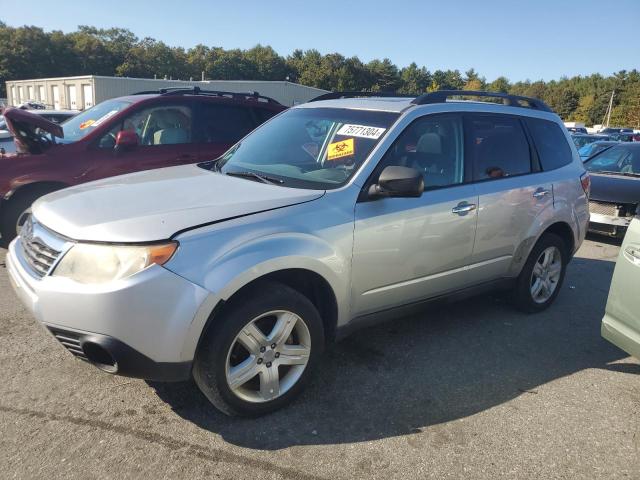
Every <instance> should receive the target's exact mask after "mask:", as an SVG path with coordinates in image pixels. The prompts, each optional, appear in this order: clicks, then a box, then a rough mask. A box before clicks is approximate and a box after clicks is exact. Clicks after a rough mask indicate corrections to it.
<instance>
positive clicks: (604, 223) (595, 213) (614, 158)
mask: <svg viewBox="0 0 640 480" xmlns="http://www.w3.org/2000/svg"><path fill="white" fill-rule="evenodd" d="M584 167H585V168H586V169H587V170H588V171H589V172H590V173H591V195H590V196H589V211H590V212H591V219H590V223H589V230H590V231H592V232H595V233H599V234H604V235H608V236H612V237H617V238H622V237H623V236H624V234H625V233H626V231H627V227H628V226H629V223H630V222H631V219H632V218H633V217H634V215H636V214H637V213H640V212H639V211H638V205H639V204H640V143H618V144H617V145H614V146H612V147H609V148H607V149H606V150H604V151H602V152H600V153H598V154H596V155H594V156H592V157H590V158H589V159H588V160H587V161H586V162H584Z"/></svg>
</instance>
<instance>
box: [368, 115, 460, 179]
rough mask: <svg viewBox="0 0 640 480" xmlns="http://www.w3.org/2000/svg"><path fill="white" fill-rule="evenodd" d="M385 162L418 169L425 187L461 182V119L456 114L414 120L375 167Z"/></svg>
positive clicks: (429, 116)
mask: <svg viewBox="0 0 640 480" xmlns="http://www.w3.org/2000/svg"><path fill="white" fill-rule="evenodd" d="M389 165H400V166H405V167H412V168H415V169H417V170H419V171H420V172H421V173H422V175H423V176H424V185H425V188H437V187H445V186H448V185H456V184H459V183H462V182H463V181H464V135H463V127H462V118H461V117H459V116H457V115H427V116H424V117H422V118H419V119H417V120H415V121H414V122H413V123H412V124H411V125H409V126H408V127H407V128H406V129H405V130H404V131H403V132H402V133H401V134H400V136H399V137H398V139H397V140H396V141H395V142H394V143H393V145H392V146H391V147H390V148H389V150H388V151H387V153H385V155H384V157H383V158H382V160H381V161H380V164H379V166H378V170H379V171H381V170H382V169H383V168H384V167H387V166H389Z"/></svg>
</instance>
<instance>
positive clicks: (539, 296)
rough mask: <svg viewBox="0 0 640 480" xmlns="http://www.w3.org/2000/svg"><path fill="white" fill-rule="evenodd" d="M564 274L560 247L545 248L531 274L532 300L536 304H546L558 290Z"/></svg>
mask: <svg viewBox="0 0 640 480" xmlns="http://www.w3.org/2000/svg"><path fill="white" fill-rule="evenodd" d="M561 274H562V253H561V252H560V250H559V249H558V247H555V246H551V247H547V248H545V249H544V250H543V251H542V253H541V254H540V256H539V257H538V259H537V260H536V263H535V264H534V266H533V271H532V272H531V298H533V301H534V302H536V303H545V302H546V301H548V300H549V299H550V298H551V296H552V295H553V293H554V292H555V291H556V289H557V288H558V283H559V282H560V276H561Z"/></svg>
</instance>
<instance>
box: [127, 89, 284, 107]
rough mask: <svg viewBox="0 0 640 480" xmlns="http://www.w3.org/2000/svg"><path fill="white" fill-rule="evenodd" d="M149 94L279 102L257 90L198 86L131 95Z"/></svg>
mask: <svg viewBox="0 0 640 480" xmlns="http://www.w3.org/2000/svg"><path fill="white" fill-rule="evenodd" d="M151 94H159V95H162V96H173V95H204V96H208V97H230V98H240V99H243V100H244V99H249V98H252V99H255V100H256V101H261V102H266V103H276V104H278V105H280V102H278V101H277V100H274V99H273V98H271V97H267V96H265V95H260V94H259V93H258V92H225V91H220V90H202V89H201V88H200V87H171V88H160V89H159V90H144V91H142V92H136V93H133V94H132V95H151Z"/></svg>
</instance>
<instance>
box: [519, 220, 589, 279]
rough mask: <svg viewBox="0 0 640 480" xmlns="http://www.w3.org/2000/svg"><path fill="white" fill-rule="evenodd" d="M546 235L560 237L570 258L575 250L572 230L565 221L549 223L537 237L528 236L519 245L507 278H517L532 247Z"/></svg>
mask: <svg viewBox="0 0 640 480" xmlns="http://www.w3.org/2000/svg"><path fill="white" fill-rule="evenodd" d="M546 233H553V234H555V235H557V236H558V237H560V238H561V239H562V240H563V241H564V243H565V245H566V246H567V253H568V255H569V258H571V256H572V255H573V253H574V250H575V248H576V237H575V233H574V230H573V228H571V225H570V224H569V223H568V222H566V221H565V220H557V221H555V222H553V223H550V224H549V225H547V226H546V227H545V228H543V229H540V233H538V234H537V235H534V234H530V235H529V236H528V237H527V238H525V239H524V240H523V241H522V242H521V243H520V245H519V246H518V248H517V249H516V251H515V254H514V256H513V261H512V263H511V268H510V270H509V275H508V276H509V277H517V276H518V275H519V274H520V271H521V270H522V267H524V264H525V263H526V261H527V259H528V258H529V255H530V254H531V251H532V250H533V247H534V246H535V245H536V243H537V242H538V240H540V238H542V236H543V235H544V234H546Z"/></svg>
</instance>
